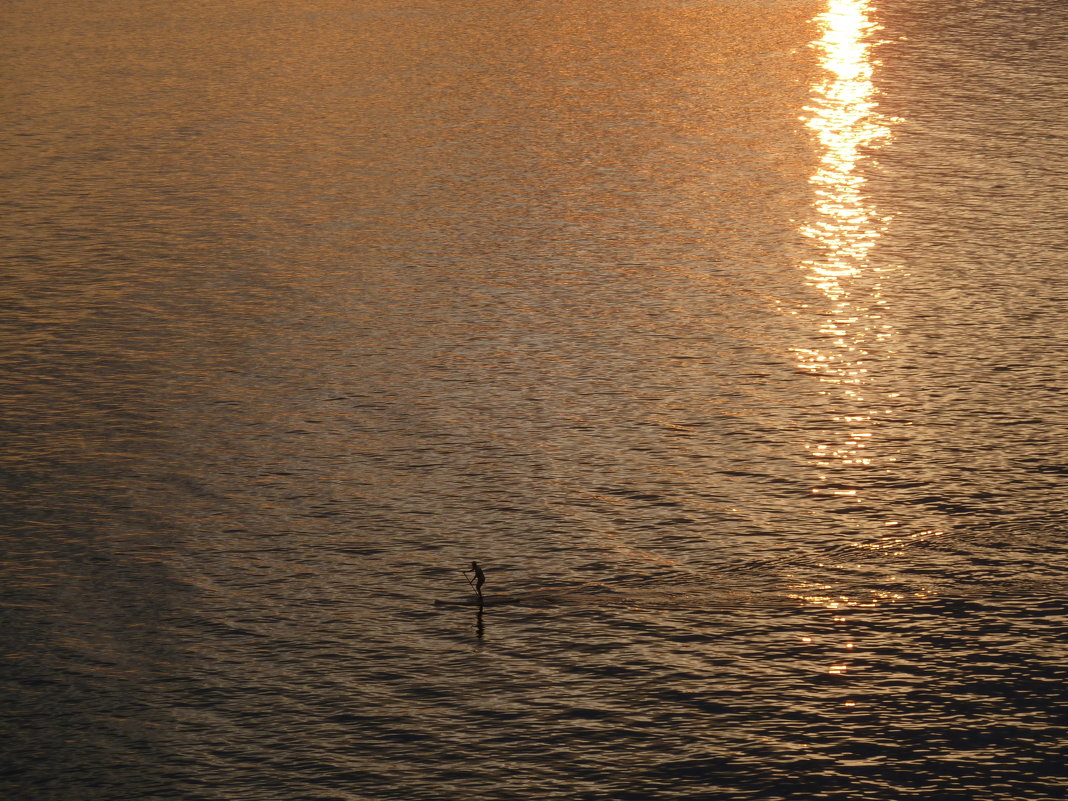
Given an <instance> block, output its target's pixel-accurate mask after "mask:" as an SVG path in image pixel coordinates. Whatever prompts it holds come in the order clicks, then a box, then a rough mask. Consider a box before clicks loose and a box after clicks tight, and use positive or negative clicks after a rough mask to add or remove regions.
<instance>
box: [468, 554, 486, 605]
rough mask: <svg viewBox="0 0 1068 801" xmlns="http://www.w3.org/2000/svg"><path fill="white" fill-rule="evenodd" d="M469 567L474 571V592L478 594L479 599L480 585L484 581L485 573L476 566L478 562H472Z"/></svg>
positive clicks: (480, 595)
mask: <svg viewBox="0 0 1068 801" xmlns="http://www.w3.org/2000/svg"><path fill="white" fill-rule="evenodd" d="M471 569H472V570H474V571H475V592H476V593H477V594H478V597H479V599H481V598H482V585H483V584H485V583H486V574H485V573H483V572H482V568H481V567H479V566H478V562H472V563H471Z"/></svg>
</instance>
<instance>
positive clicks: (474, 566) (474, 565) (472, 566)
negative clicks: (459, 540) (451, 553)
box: [471, 561, 478, 570]
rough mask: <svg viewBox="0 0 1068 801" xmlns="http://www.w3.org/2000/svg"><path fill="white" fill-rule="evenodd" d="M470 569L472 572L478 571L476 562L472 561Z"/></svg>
mask: <svg viewBox="0 0 1068 801" xmlns="http://www.w3.org/2000/svg"><path fill="white" fill-rule="evenodd" d="M471 569H472V570H478V562H474V561H472V562H471Z"/></svg>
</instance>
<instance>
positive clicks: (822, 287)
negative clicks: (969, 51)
mask: <svg viewBox="0 0 1068 801" xmlns="http://www.w3.org/2000/svg"><path fill="white" fill-rule="evenodd" d="M870 11H871V9H870V4H869V2H868V0H827V5H826V10H825V11H824V13H822V14H820V15H819V16H818V17H817V18H816V22H817V24H818V26H819V29H820V33H821V35H820V38H819V39H818V40H817V41H816V42H814V44H813V46H814V47H815V49H816V51H817V52H818V54H819V59H820V64H821V66H822V67H823V68H824V77H823V79H822V80H821V81H820V82H818V83H816V84H815V85H814V86H813V87H812V102H811V104H810V105H809V107H808V108H806V116H805V117H804V118H803V119H804V122H805V124H806V125H807V126H808V127H809V128H810V129H811V130H812V131H813V132H814V133H815V136H816V140H817V143H818V146H819V158H820V161H819V167H818V168H817V169H816V171H815V173H814V174H813V175H812V176H811V178H810V181H811V183H812V185H813V189H814V194H815V199H814V203H813V206H814V212H815V214H814V220H813V221H812V222H811V223H809V224H807V225H805V226H803V227H802V228H801V233H802V234H803V235H804V236H805V237H806V238H807V239H808V240H809V242H810V244H811V245H812V246H813V251H814V254H815V255H814V256H813V257H812V258H810V259H807V260H805V261H803V262H802V264H801V268H802V270H803V272H804V275H805V280H806V282H807V283H808V284H809V285H810V286H812V287H814V288H815V289H817V290H818V291H819V293H820V294H821V295H823V296H824V297H825V298H826V300H827V302H828V303H827V306H826V308H825V309H824V310H823V311H822V319H821V323H820V325H819V328H818V332H817V333H818V337H819V340H820V341H819V343H818V345H816V346H810V347H797V348H794V349H793V352H794V355H795V357H796V359H797V365H798V367H799V368H800V369H801V370H804V371H806V372H808V373H810V374H812V375H813V376H815V377H816V378H817V379H818V380H819V381H820V382H822V383H826V384H829V385H833V386H830V387H828V388H827V389H826V391H824V393H823V394H825V395H832V394H833V395H835V396H837V400H839V401H841V403H840V404H838V405H839V407H840V408H841V409H842V410H843V412H842V413H841V414H839V415H837V416H835V417H834V418H833V421H832V422H833V423H834V425H833V427H832V428H833V431H834V433H833V435H832V436H830V437H827V438H826V439H825V441H822V442H811V443H808V445H807V446H806V447H807V448H808V450H809V454H810V456H811V457H812V458H813V459H814V460H815V462H816V464H817V465H819V466H821V467H828V468H829V467H836V468H837V467H856V466H861V467H863V466H868V465H870V464H872V458H871V457H870V456H869V455H868V453H867V448H868V446H869V443H870V440H871V437H872V431H871V430H870V425H871V421H872V416H871V409H872V405H871V404H872V399H871V398H869V397H867V395H868V393H867V392H866V390H867V388H868V387H867V385H868V383H869V380H870V376H869V374H868V369H869V368H868V366H867V365H868V361H869V356H870V350H869V348H871V346H872V345H873V344H876V343H880V342H884V341H885V340H887V339H889V338H891V337H892V336H893V331H892V328H891V326H889V325H888V324H886V323H885V322H884V320H883V315H882V314H881V313H880V310H881V307H882V306H883V305H884V304H885V300H884V299H883V297H882V292H881V290H880V286H879V283H878V280H877V279H878V270H877V269H876V268H874V267H872V266H871V265H870V264H869V251H870V250H871V248H872V247H873V246H874V244H875V242H876V241H877V240H878V238H879V236H880V233H881V230H882V226H883V225H884V222H885V221H884V220H882V219H881V218H879V216H878V215H877V212H876V209H875V208H874V207H873V206H872V205H871V204H870V202H869V201H868V200H867V198H866V197H865V194H864V183H865V179H864V176H863V175H862V173H861V172H860V170H859V168H858V167H859V164H860V162H861V161H862V159H863V158H864V155H865V149H867V148H871V147H874V146H876V145H878V144H879V143H880V142H883V141H885V140H886V139H887V138H888V136H889V127H888V121H887V119H886V118H885V117H883V116H882V115H880V114H879V112H878V110H877V107H876V102H875V89H874V85H873V83H872V74H873V69H874V63H873V60H872V57H871V47H872V42H871V37H872V34H873V33H874V32H875V30H876V25H875V24H874V23H873V22H872V20H871V17H870ZM821 480H822V481H823V482H824V483H823V485H821V486H819V487H815V488H813V489H812V493H813V494H814V495H822V496H832V497H834V496H837V497H851V496H855V495H856V494H857V489H856V488H855V487H852V486H851V485H849V483H848V482H834V481H829V477H828V476H822V477H821Z"/></svg>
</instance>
